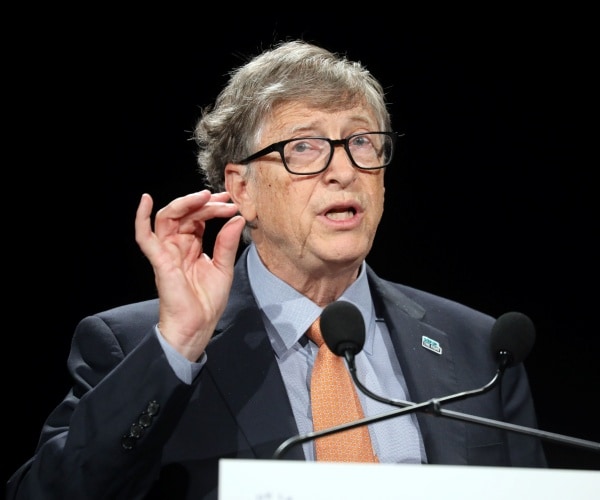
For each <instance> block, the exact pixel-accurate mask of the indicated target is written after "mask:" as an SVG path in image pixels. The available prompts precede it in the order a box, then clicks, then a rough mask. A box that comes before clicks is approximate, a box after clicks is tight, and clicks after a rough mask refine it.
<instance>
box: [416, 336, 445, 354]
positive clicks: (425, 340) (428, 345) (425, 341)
mask: <svg viewBox="0 0 600 500" xmlns="http://www.w3.org/2000/svg"><path fill="white" fill-rule="evenodd" d="M421 345H422V346H423V347H424V348H425V349H429V350H430V351H431V352H435V353H436V354H442V348H441V347H440V343H439V342H437V341H435V340H433V339H430V338H429V337H426V336H425V335H423V337H421Z"/></svg>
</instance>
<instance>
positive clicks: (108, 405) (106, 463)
mask: <svg viewBox="0 0 600 500" xmlns="http://www.w3.org/2000/svg"><path fill="white" fill-rule="evenodd" d="M195 138H196V140H197V143H198V146H199V155H198V162H199V165H200V167H201V169H202V172H203V174H204V176H205V179H206V182H207V185H208V186H210V187H211V188H213V190H214V191H213V192H211V191H209V190H203V191H200V192H198V193H193V194H189V195H186V196H182V197H180V198H178V199H175V200H173V201H172V202H171V203H169V204H168V205H167V206H165V207H164V208H162V209H160V210H159V211H158V212H157V213H156V217H155V220H154V223H153V221H152V220H151V213H152V208H153V203H152V198H151V197H150V196H149V195H148V194H144V195H143V196H142V198H141V200H140V204H139V207H138V210H137V214H136V220H135V229H136V241H137V242H138V244H139V246H140V248H141V250H142V251H143V252H144V254H145V255H146V257H147V258H148V260H149V262H150V263H151V265H152V268H153V271H154V275H155V280H156V287H157V291H158V296H159V298H158V299H157V300H149V301H146V302H142V303H138V304H130V305H125V306H122V307H119V308H116V309H112V310H110V311H105V312H102V313H99V314H96V315H93V316H90V317H87V318H85V319H83V320H82V321H81V323H80V324H79V325H78V327H77V329H76V331H75V334H74V338H73V344H72V350H71V353H70V355H69V361H68V366H69V370H70V373H71V375H72V378H73V387H72V389H71V391H70V392H69V394H68V395H67V396H66V398H65V399H64V400H63V401H62V403H60V404H59V405H58V406H57V408H56V409H55V410H54V411H53V412H52V413H51V415H50V416H49V417H48V419H47V421H46V423H45V425H44V428H43V430H42V435H41V440H40V443H39V446H38V449H37V450H36V452H35V454H34V456H33V457H32V458H31V460H30V461H28V462H27V463H26V464H24V465H23V466H22V467H21V468H20V469H19V470H18V471H16V472H15V474H14V475H13V477H12V478H11V479H10V481H9V484H8V498H23V499H24V498H27V499H32V498H61V499H71V498H73V499H84V498H85V499H87V498H126V499H131V498H169V499H177V498H194V499H198V498H216V496H217V483H218V475H217V473H218V461H219V459H220V458H262V459H270V458H273V455H274V452H275V451H276V449H277V448H278V447H279V446H280V445H281V444H282V443H283V442H284V441H285V440H286V439H288V438H290V437H292V436H295V435H298V434H305V433H307V432H310V431H312V430H313V420H312V413H311V400H310V397H311V382H310V374H311V371H312V367H313V363H314V360H315V357H316V353H317V347H316V345H315V344H314V343H313V341H311V340H309V339H308V338H307V336H306V334H305V333H306V332H307V330H308V329H309V327H310V325H311V324H312V323H313V321H314V320H315V319H317V318H318V317H319V315H320V314H321V312H322V310H323V309H324V308H325V307H326V306H327V305H328V304H331V303H332V302H335V301H340V300H342V301H346V302H350V303H352V304H354V305H355V306H356V307H358V309H359V310H360V313H361V315H362V317H363V319H364V323H365V329H366V333H365V335H366V339H365V344H364V349H363V350H362V351H361V352H359V353H358V354H357V356H356V366H357V372H358V373H359V374H360V375H361V379H362V381H363V382H364V385H365V386H366V387H368V388H369V389H370V390H372V391H373V393H376V394H383V395H385V396H386V397H387V398H393V399H397V400H411V401H415V402H420V401H427V400H429V399H431V398H435V397H442V396H445V395H448V394H453V393H458V392H461V391H464V390H468V389H472V388H476V387H481V386H483V385H485V384H486V383H487V382H488V381H489V380H490V378H491V377H492V376H493V374H494V373H495V372H496V370H497V367H498V366H497V360H496V359H495V357H494V355H493V353H492V352H491V349H490V346H489V344H490V331H491V329H492V326H493V324H494V318H492V317H490V316H488V315H485V314H482V313H481V312H478V311H474V310H472V309H470V308H468V307H466V306H464V305H461V304H457V303H454V302H452V301H449V300H447V299H444V298H441V297H437V296H434V295H431V294H429V293H426V292H423V291H419V290H415V289H412V288H409V287H407V286H404V285H400V284H394V283H391V282H388V281H385V280H383V279H382V278H380V277H378V276H377V275H375V273H374V272H373V270H372V269H371V268H370V267H369V266H368V265H367V263H366V262H365V258H366V256H367V255H368V253H369V251H370V249H371V247H372V245H373V241H374V238H375V234H376V231H377V227H378V225H379V222H380V220H381V217H382V215H383V207H384V191H385V185H384V176H385V171H386V169H388V168H397V166H396V165H394V164H393V162H392V159H393V152H394V146H395V142H396V141H397V140H400V138H398V136H397V134H395V133H394V132H393V131H392V127H391V120H390V116H389V113H388V111H387V108H386V104H385V99H384V91H383V89H382V87H381V85H380V84H379V82H378V81H377V80H376V79H374V77H373V76H372V75H371V74H370V73H369V72H368V71H367V70H366V68H364V67H363V66H362V65H360V64H358V63H354V62H351V61H348V60H346V59H345V58H344V57H343V56H339V55H337V54H332V53H330V52H328V51H327V50H325V49H323V48H320V47H317V46H314V45H311V44H308V43H305V42H302V41H290V42H286V43H282V44H280V45H278V46H276V47H273V48H272V49H270V50H267V51H265V52H264V53H263V54H261V55H259V56H257V57H256V58H254V59H252V60H250V61H249V62H248V63H247V64H245V65H244V66H241V67H240V68H238V69H237V70H236V71H234V72H233V73H232V75H231V78H230V81H229V83H228V85H227V86H226V87H225V88H224V89H223V91H222V92H221V93H220V95H219V96H218V98H217V100H216V102H215V104H214V106H213V107H211V108H210V109H207V110H205V111H204V113H203V116H202V117H201V119H200V121H199V122H198V125H197V128H196V130H195ZM215 218H225V219H229V220H228V221H227V222H226V223H225V224H224V226H223V227H222V229H221V230H220V231H219V233H218V235H217V238H216V241H215V245H214V249H213V250H212V256H209V255H208V254H207V253H205V250H207V249H205V248H204V247H203V234H204V231H205V227H206V224H207V223H208V222H209V221H211V220H212V219H215ZM242 234H243V236H244V239H245V242H246V243H248V246H247V248H245V249H244V251H243V252H242V253H241V255H240V257H239V258H238V259H237V263H236V255H237V251H238V245H239V241H240V238H241V237H242ZM425 340H427V341H428V342H430V343H431V345H433V346H435V347H436V348H435V349H427V348H425V347H423V343H424V341H425ZM359 398H360V403H361V405H362V408H363V410H364V414H365V415H367V416H373V415H377V414H381V413H384V412H388V411H391V408H390V407H389V406H387V405H386V404H384V403H381V402H379V401H376V400H374V399H373V398H369V397H367V396H365V395H364V394H360V395H359ZM449 406H450V407H451V408H452V409H453V410H457V411H461V412H465V413H470V414H474V415H478V416H482V417H487V418H492V419H497V420H503V421H507V422H511V423H515V424H519V425H525V426H535V425H536V418H535V414H534V408H533V402H532V399H531V394H530V390H529V386H528V382H527V378H526V373H525V370H524V367H523V366H522V365H521V364H517V365H516V366H513V367H510V368H508V369H507V370H506V372H505V373H504V377H503V380H502V384H501V385H500V387H497V388H495V389H493V390H492V391H489V392H487V393H486V394H484V395H480V396H477V397H474V398H466V399H464V400H463V401H460V402H457V403H454V404H452V405H449ZM369 434H370V439H371V441H372V447H373V453H374V454H375V456H376V457H377V460H378V461H379V462H384V463H423V464H426V463H431V464H457V465H500V466H545V465H546V462H545V458H544V455H543V452H542V448H541V445H540V443H539V441H538V440H536V439H533V438H531V437H524V436H521V435H518V434H510V433H505V432H503V431H500V430H497V429H493V428H489V427H483V426H478V425H473V424H468V423H464V422H460V421H457V420H452V419H445V418H438V417H432V416H429V415H425V414H423V413H420V414H411V415H406V416H403V417H401V418H395V419H387V420H384V421H381V422H378V423H376V424H372V425H369ZM286 458H291V459H298V460H315V459H317V458H318V457H316V455H315V448H314V443H313V442H307V443H304V444H303V445H302V446H299V447H295V448H292V449H290V450H289V452H288V454H287V455H286Z"/></svg>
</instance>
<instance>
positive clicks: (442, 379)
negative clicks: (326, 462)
mask: <svg viewBox="0 0 600 500" xmlns="http://www.w3.org/2000/svg"><path fill="white" fill-rule="evenodd" d="M368 277H369V283H370V286H371V291H372V295H373V298H374V301H375V303H376V307H377V309H378V315H379V316H381V317H383V318H384V319H385V322H386V324H387V326H388V328H389V330H390V334H391V337H392V340H393V344H394V347H395V350H396V353H397V355H398V358H399V360H400V363H401V366H402V369H403V371H404V375H405V377H406V383H407V385H408V390H409V393H410V396H411V400H412V401H416V402H420V401H427V400H429V399H431V398H435V397H442V396H446V395H449V394H453V393H458V392H462V391H465V390H470V389H476V388H479V387H482V386H484V385H485V384H487V383H488V382H489V381H490V380H491V378H492V377H493V376H494V374H495V373H496V370H497V362H496V360H495V357H494V356H493V355H492V353H491V349H490V347H489V334H490V330H491V328H492V325H493V323H494V319H493V318H491V317H489V316H487V315H484V314H481V313H479V312H476V311H474V310H472V309H469V308H467V307H465V306H463V305H460V304H457V303H455V302H452V301H449V300H446V299H443V298H440V297H437V296H434V295H431V294H428V293H425V292H423V291H419V290H415V289H412V288H409V287H406V286H403V285H399V284H394V283H391V282H388V281H385V280H382V279H381V278H379V277H378V276H376V275H375V273H374V272H373V271H372V269H370V268H368ZM157 319H158V302H157V300H149V301H146V302H140V303H136V304H130V305H125V306H122V307H118V308H115V309H111V310H109V311H105V312H102V313H99V314H96V315H93V316H89V317H87V318H84V319H83V320H82V321H81V322H80V324H79V325H78V326H77V328H76V331H75V334H74V337H73V343H72V349H71V352H70V355H69V360H68V366H69V370H70V372H71V375H72V377H73V382H74V385H73V387H72V390H71V391H70V392H69V394H68V395H67V396H66V397H65V399H64V400H63V401H62V402H61V403H60V404H59V405H58V406H57V408H56V409H55V410H54V411H53V412H52V413H51V415H50V416H49V417H48V419H47V421H46V422H45V425H44V427H43V431H42V435H41V440H40V444H39V447H38V449H37V451H36V454H35V456H34V457H33V458H32V459H31V460H30V461H29V462H27V463H26V464H24V465H23V466H22V467H21V468H20V469H19V470H18V471H17V472H16V473H15V474H14V475H13V477H12V478H11V479H10V481H9V483H8V489H7V491H8V495H7V498H8V499H12V498H22V499H25V498H26V499H28V500H31V499H38V498H39V499H42V498H43V499H50V498H57V499H61V500H69V499H76V500H84V499H99V498H107V499H117V498H119V499H121V498H122V499H127V500H131V499H135V498H168V499H170V500H176V499H180V498H189V499H191V498H193V499H196V500H197V499H201V498H216V497H217V482H218V460H219V459H220V458H223V457H226V458H236V457H239V458H259V459H269V458H272V457H273V453H274V452H275V450H276V449H277V447H278V446H279V445H281V444H282V443H283V442H284V441H285V440H286V439H288V438H290V437H292V436H295V435H297V434H298V429H297V427H296V424H295V421H294V416H293V413H292V409H291V406H290V402H289V400H288V398H287V395H286V390H285V387H284V384H283V381H282V378H281V374H280V372H279V369H278V366H277V363H276V361H275V358H274V355H273V351H272V349H271V346H270V343H269V340H268V338H267V335H266V332H265V329H264V326H263V323H262V319H261V315H260V312H259V310H258V307H257V304H256V302H255V300H254V298H253V295H252V293H251V290H250V284H249V281H248V274H247V269H246V259H245V254H244V255H243V256H242V258H240V259H239V261H238V263H237V264H236V269H235V277H234V283H233V288H232V291H231V296H230V300H229V303H228V305H227V308H226V310H225V312H224V314H223V316H222V318H221V320H220V322H219V324H218V326H217V330H216V331H215V335H214V338H213V339H212V341H211V342H210V344H209V346H208V348H207V354H208V361H207V364H206V366H205V367H204V369H203V370H202V372H201V374H200V376H199V377H198V378H197V380H195V381H194V382H193V383H192V384H191V385H186V384H184V383H182V382H181V381H180V380H179V379H178V378H177V377H176V376H175V374H174V373H173V371H172V370H171V368H170V366H169V363H168V361H167V359H166V358H165V355H164V353H163V350H162V348H161V346H160V344H159V342H158V340H157V339H156V337H155V335H154V331H153V329H154V326H155V325H156V323H157ZM423 336H427V337H429V338H431V339H434V340H435V341H437V342H439V344H440V346H441V348H442V354H441V355H438V354H435V353H433V352H431V351H429V350H427V349H424V348H423V347H422V346H421V343H422V337H423ZM383 396H385V395H383ZM445 407H446V408H448V409H452V410H455V411H461V412H465V413H470V414H473V415H477V416H482V417H487V418H491V419H496V420H502V421H507V422H512V423H515V424H519V425H524V426H535V425H536V420H535V415H534V408H533V405H532V400H531V396H530V392H529V387H528V383H527V379H526V374H525V371H524V367H523V366H522V365H517V366H515V367H511V368H508V369H507V370H506V372H505V374H504V377H503V379H502V383H501V384H500V387H497V388H495V389H493V390H492V391H490V392H487V393H485V394H483V395H478V396H476V397H472V398H469V399H465V400H463V401H459V402H456V403H453V404H451V405H447V406H445ZM392 410H393V407H390V411H392ZM418 419H419V424H420V428H421V431H422V434H423V439H424V442H425V448H426V451H427V458H428V461H429V463H432V464H457V465H496V466H534V467H537V466H540V467H542V466H546V462H545V459H544V456H543V451H542V448H541V445H540V443H539V442H538V440H536V439H534V438H531V437H528V436H523V435H521V434H517V433H508V432H504V431H501V430H497V429H493V428H490V427H487V426H481V425H476V424H472V423H465V422H462V421H457V420H454V419H449V418H442V417H438V416H434V415H430V414H424V413H422V414H419V415H418ZM124 436H129V437H128V438H127V439H126V440H125V441H124V440H123V437H124ZM125 442H126V443H127V444H128V446H129V447H130V449H125V448H124V446H123V444H124V443H125ZM285 458H289V459H297V460H303V459H304V456H303V452H302V447H301V446H296V447H292V448H291V449H289V451H288V452H287V453H286V455H285Z"/></svg>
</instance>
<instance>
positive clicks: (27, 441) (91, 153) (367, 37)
mask: <svg viewBox="0 0 600 500" xmlns="http://www.w3.org/2000/svg"><path fill="white" fill-rule="evenodd" d="M297 7H298V10H297V12H296V15H294V16H284V15H267V14H264V13H253V14H248V15H242V14H240V13H237V14H236V15H233V13H234V11H235V10H234V9H233V7H232V9H231V10H232V13H231V16H228V17H227V18H226V19H223V18H222V17H220V16H219V17H216V16H215V17H214V18H213V17H211V14H209V13H208V12H201V13H192V12H189V13H187V12H181V13H180V14H179V15H175V16H173V15H167V14H166V13H164V12H162V11H155V12H147V11H146V12H143V13H140V12H138V13H136V15H135V16H128V18H127V19H125V18H123V16H122V15H121V14H122V13H118V12H114V13H110V15H106V14H107V13H106V12H90V13H89V14H86V15H83V14H81V13H73V12H71V13H70V14H69V15H70V16H71V17H69V15H67V13H61V12H57V11H52V12H47V13H41V12H36V13H35V15H34V13H29V14H27V13H26V14H25V15H24V16H23V17H21V18H19V19H18V24H19V25H21V26H22V27H21V29H19V30H16V32H17V33H18V34H16V35H15V39H14V40H13V41H12V44H9V46H8V50H7V59H6V61H5V70H6V69H8V71H7V72H6V73H5V77H4V79H5V85H8V86H9V87H10V90H5V91H4V102H5V109H6V110H7V115H5V118H7V117H10V118H9V119H7V121H8V123H5V125H7V126H8V127H7V128H8V129H9V131H8V132H7V133H6V135H5V141H4V142H5V147H6V148H7V150H6V151H8V152H10V154H6V155H5V162H6V166H7V169H6V170H5V177H4V182H3V185H4V193H5V196H4V198H5V201H4V203H3V206H4V212H5V217H4V229H5V232H4V245H3V246H4V247H5V252H4V256H5V257H4V258H5V259H6V260H5V263H4V265H5V281H4V284H5V290H4V291H5V295H4V296H5V317H6V318H8V319H9V321H7V322H6V324H5V325H4V333H5V336H6V338H7V339H8V342H7V343H6V344H5V348H6V349H7V350H6V351H5V377H4V379H5V382H4V384H5V387H6V388H7V389H8V393H7V396H6V398H5V405H4V408H5V409H4V412H3V413H4V417H5V429H6V432H7V434H9V436H8V437H7V441H8V443H9V444H8V450H9V451H8V452H5V457H6V460H7V462H5V467H6V468H7V469H6V477H7V478H8V475H9V474H10V473H12V472H13V471H14V470H15V469H16V468H17V467H18V465H19V464H21V463H22V462H23V461H25V460H26V458H28V457H29V456H31V455H32V454H33V452H34V449H35V445H36V442H37V437H38V435H39V431H40V429H41V426H42V423H43V420H44V419H45V417H46V415H47V414H48V413H49V411H50V410H51V409H52V408H53V407H54V406H55V405H56V404H57V403H58V402H59V401H60V399H62V397H63V396H64V394H65V393H66V391H67V390H68V387H69V380H68V377H67V373H66V363H65V362H66V357H67V353H68V349H69V344H70V338H71V335H72V333H73V329H74V328H75V325H76V324H77V322H78V321H79V320H80V319H81V318H82V317H83V316H84V315H87V314H91V313H94V312H97V311H99V310H102V309H105V308H108V307H112V306H116V305H119V304H122V303H124V302H129V301H135V300H141V299H146V298H149V297H152V296H154V285H153V276H152V271H151V268H150V266H149V264H148V263H147V261H146V260H145V258H144V257H143V256H142V254H141V252H140V251H139V249H138V248H137V246H136V244H135V241H134V232H133V231H134V230H133V220H134V214H135V209H136V206H137V203H138V200H139V197H140V195H141V193H142V192H145V191H147V192H149V193H151V194H152V195H153V197H154V198H155V201H156V205H157V206H162V205H164V204H166V203H167V202H168V201H169V200H170V199H172V198H173V197H176V196H179V195H183V194H186V193H189V192H192V191H195V190H198V189H200V188H202V187H203V186H202V184H201V178H200V175H199V174H198V173H197V172H196V163H195V157H194V154H195V149H194V145H193V143H192V141H190V140H189V139H190V137H191V130H192V128H193V126H194V124H195V122H196V120H197V119H198V117H199V115H200V108H201V107H203V106H206V105H208V104H209V103H211V102H212V100H213V99H214V97H215V96H216V94H217V92H218V91H219V90H220V88H221V87H222V86H223V85H224V84H225V82H226V80H227V73H228V71H229V70H231V69H232V68H233V67H235V66H238V65H239V64H241V63H242V62H243V61H244V58H245V57H246V56H249V55H253V54H255V53H256V52H258V51H259V50H260V49H261V48H264V47H266V46H268V45H270V44H271V43H272V42H273V41H277V40H281V39H285V38H294V37H302V38H304V39H306V40H308V41H313V42H317V43H319V44H323V45H324V46H326V47H327V48H329V49H332V50H334V51H339V52H346V53H347V54H348V56H349V57H350V58H352V59H358V60H360V61H362V62H363V63H365V64H366V65H367V67H368V68H369V69H370V70H371V71H372V72H373V73H374V74H375V75H376V76H377V77H378V78H379V79H380V80H381V82H382V83H383V84H384V86H385V87H386V89H387V91H388V97H389V100H390V102H391V111H392V115H393V122H394V128H395V129H396V130H399V131H403V132H406V134H407V135H406V140H405V141H404V142H403V146H402V148H401V151H400V152H399V154H398V156H397V157H396V160H395V163H394V165H393V168H390V169H389V170H388V171H387V172H386V177H387V179H386V183H387V184H386V185H387V190H386V208H385V213H384V220H383V222H382V224H381V226H380V231H379V234H378V237H377V241H376V244H375V248H374V249H373V251H372V253H371V255H370V256H369V259H368V260H369V262H370V264H371V265H372V266H373V267H374V268H375V270H376V271H378V273H379V274H380V275H382V276H383V277H386V278H389V279H392V280H396V281H400V282H403V283H406V284H409V285H412V286H415V287H418V288H423V289H426V290H429V291H431V292H434V293H437V294H441V295H444V296H447V297H449V298H451V299H455V300H458V301H461V302H464V303H466V304H468V305H470V306H473V307H475V308H477V309H481V310H483V311H485V312H487V313H490V314H492V315H495V316H498V315H500V314H502V313H504V312H507V311H512V310H515V311H520V312H523V313H525V314H527V315H528V316H530V317H531V318H532V320H533V321H534V323H535V325H536V330H537V339H536V343H535V345H534V348H533V351H532V352H531V354H530V355H529V357H528V358H527V359H526V367H527V370H528V373H529V375H530V379H531V385H532V389H533V393H534V397H535V401H536V406H537V409H538V414H539V415H538V416H539V423H540V428H541V429H543V430H546V431H550V432H555V433H560V434H565V435H571V436H574V437H578V438H582V439H588V440H593V441H600V432H599V431H598V417H597V410H596V409H595V408H596V406H597V402H596V400H597V396H598V392H599V389H600V370H599V368H598V362H597V355H598V351H599V349H600V342H599V340H598V324H597V297H598V293H597V289H596V286H597V279H596V278H597V256H598V252H597V249H598V247H597V243H596V240H597V236H598V223H597V215H596V213H597V211H598V206H597V205H598V202H597V185H598V183H597V180H596V179H597V169H598V159H597V150H598V147H597V144H598V137H597V132H598V127H597V121H598V115H597V112H596V111H597V109H596V104H595V102H594V101H595V100H596V94H597V88H598V87H597V81H595V78H596V77H595V70H596V66H597V52H596V50H595V49H594V43H593V42H594V40H593V38H594V37H595V33H594V31H592V30H591V29H589V28H588V26H587V22H586V21H587V18H588V15H589V14H586V13H585V12H582V13H577V14H575V15H572V16H566V15H563V14H564V13H562V12H560V13H559V12H557V13H556V14H554V15H552V16H551V17H539V16H537V15H536V16H531V18H530V19H528V20H524V19H523V18H522V17H521V15H520V13H515V14H513V15H510V16H506V18H504V17H499V16H497V15H496V14H490V15H488V16H481V15H479V17H477V16H476V19H475V20H474V21H469V22H467V21H462V22H456V21H454V22H452V23H451V22H449V20H448V22H447V23H445V24H440V25H436V26H433V25H429V24H428V23H427V22H422V21H423V20H422V19H421V22H420V23H419V25H418V26H417V25H416V23H413V22H411V19H409V18H403V19H399V18H394V19H392V16H388V15H386V13H385V9H383V10H382V9H377V12H366V11H365V10H364V8H365V6H362V8H359V9H356V10H354V9H353V8H352V9H351V8H350V7H345V8H344V9H342V10H344V11H345V12H342V13H340V14H339V15H331V16H329V17H324V16H322V15H321V16H316V15H314V14H315V12H314V10H315V7H314V6H312V7H310V8H308V7H302V8H300V6H297ZM138 14H139V15H138ZM546 14H547V13H546ZM73 16H74V18H73ZM457 18H458V19H460V16H457ZM5 88H6V87H5ZM6 138H8V140H6ZM290 223H291V221H290ZM492 375H493V374H490V377H491V376H492ZM467 389H471V388H465V390H467ZM6 419H8V422H7V420H6ZM547 451H548V457H549V459H550V463H551V466H553V467H561V468H562V467H564V468H582V469H600V460H599V456H598V454H597V453H592V452H591V451H589V450H585V449H580V448H573V447H570V446H566V445H555V444H551V443H548V444H547Z"/></svg>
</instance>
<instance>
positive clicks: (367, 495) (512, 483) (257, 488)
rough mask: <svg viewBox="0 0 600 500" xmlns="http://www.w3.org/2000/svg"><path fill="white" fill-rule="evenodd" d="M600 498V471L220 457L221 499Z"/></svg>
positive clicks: (573, 499)
mask: <svg viewBox="0 0 600 500" xmlns="http://www.w3.org/2000/svg"><path fill="white" fill-rule="evenodd" d="M244 499H248V500H250V499H251V500H263V499H264V500H321V499H323V500H325V499H327V500H334V499H344V500H371V499H373V500H388V499H389V500H392V499H393V500H431V499H436V500H437V499H439V500H459V499H460V500H475V499H477V500H482V499H485V500H507V499H510V500H519V499H523V500H537V499H539V500H542V499H543V500H565V499H568V500H599V499H600V471H589V470H573V469H533V468H514V467H479V466H457V465H395V464H337V463H323V462H320V463H317V462H301V461H294V460H241V459H222V460H221V461H220V463H219V500H244Z"/></svg>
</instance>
